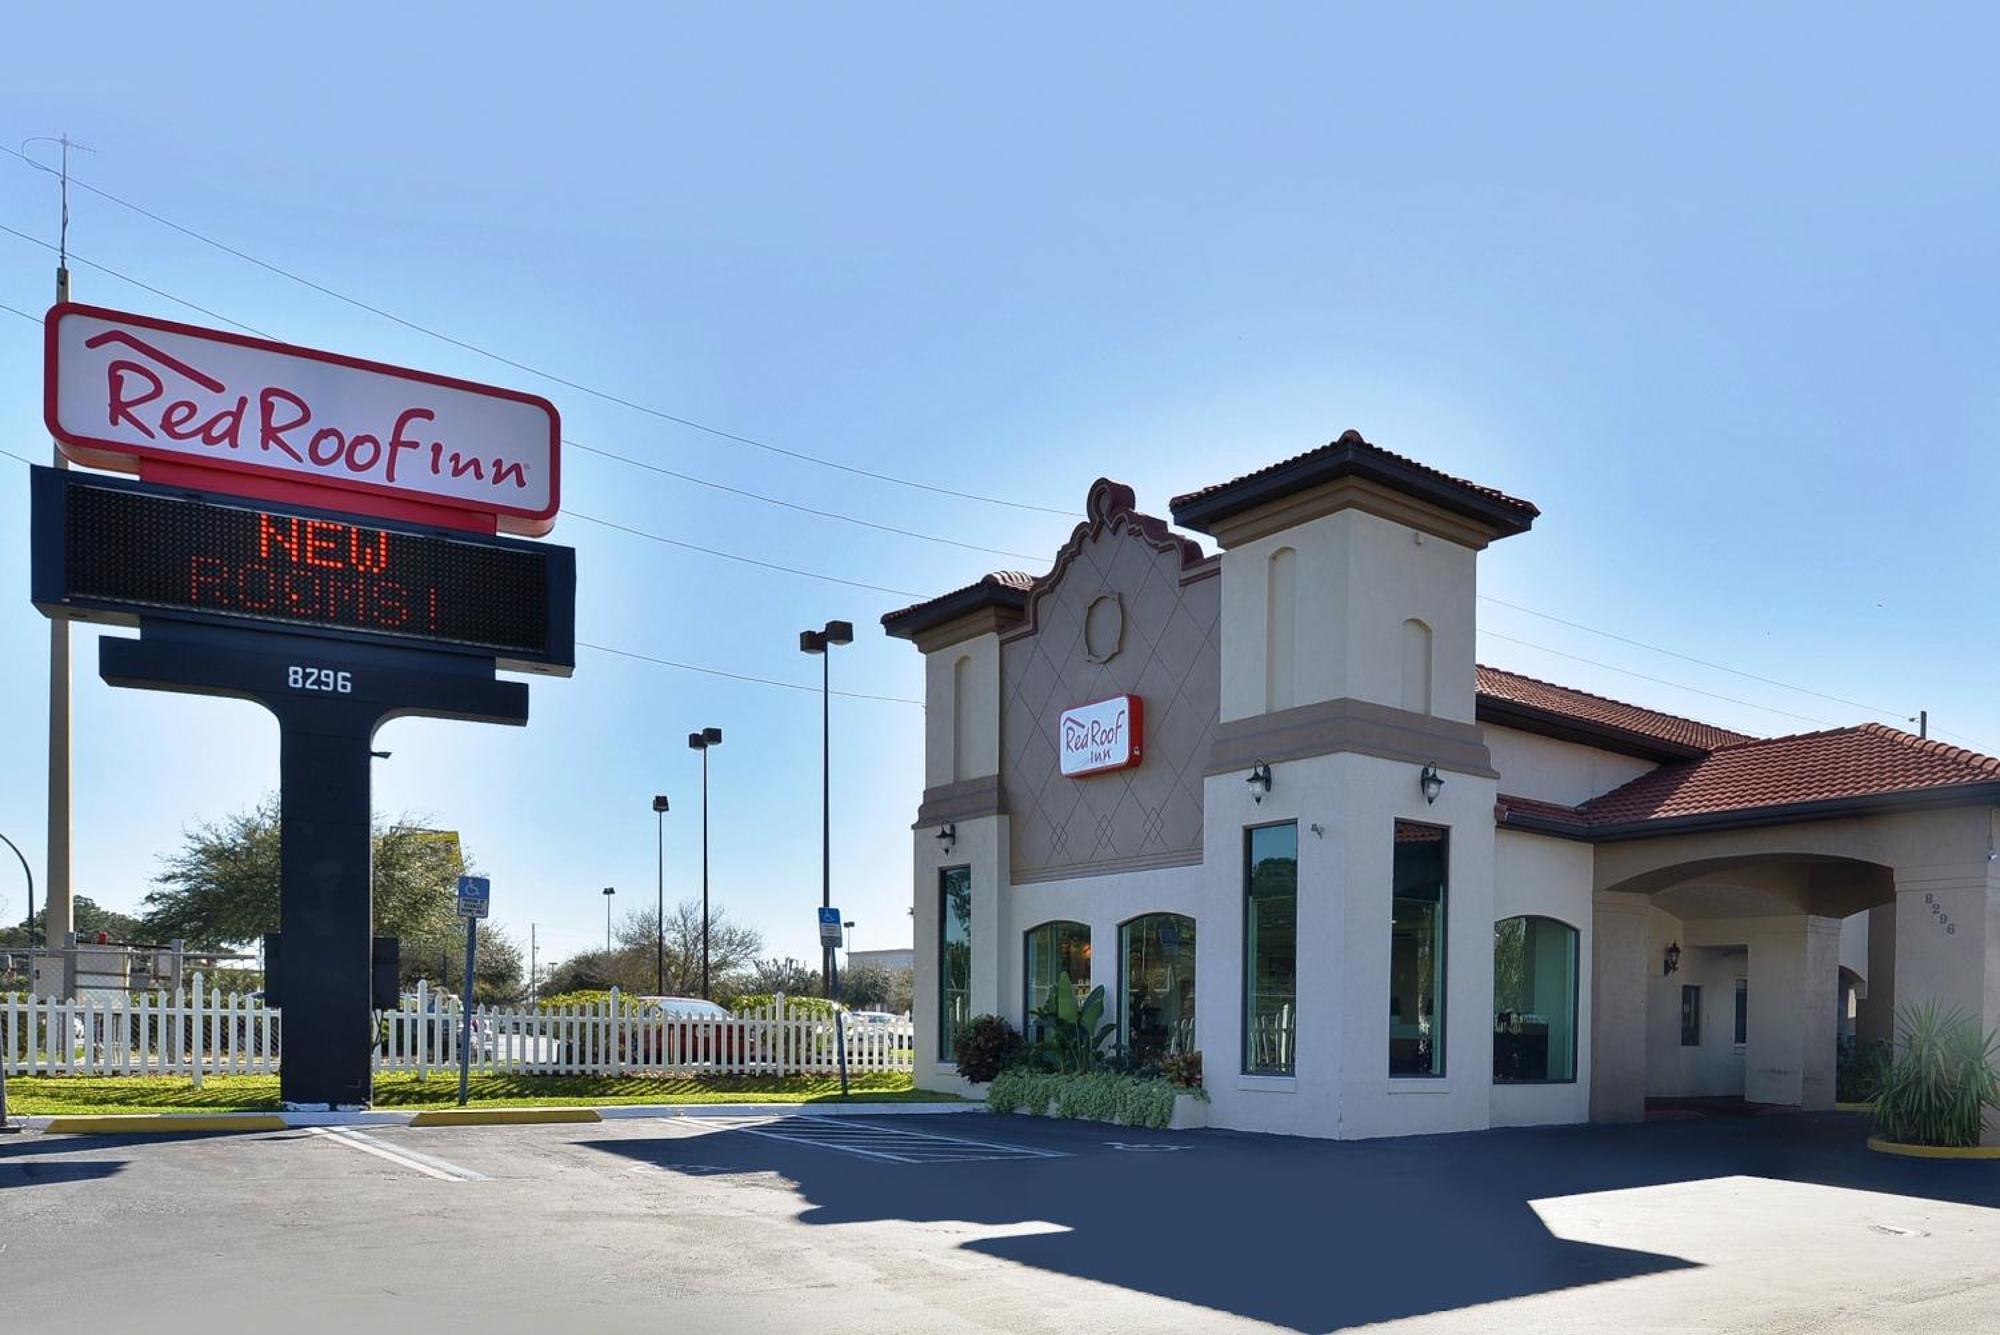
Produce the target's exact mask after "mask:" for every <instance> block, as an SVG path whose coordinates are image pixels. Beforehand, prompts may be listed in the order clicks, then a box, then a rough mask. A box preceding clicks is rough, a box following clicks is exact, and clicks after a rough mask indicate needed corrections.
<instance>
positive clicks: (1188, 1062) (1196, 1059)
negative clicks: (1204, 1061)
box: [1160, 1052, 1201, 1089]
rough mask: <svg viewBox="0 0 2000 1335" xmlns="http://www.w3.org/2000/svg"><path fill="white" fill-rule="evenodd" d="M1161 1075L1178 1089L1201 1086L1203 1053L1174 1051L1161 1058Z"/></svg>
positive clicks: (1198, 1087)
mask: <svg viewBox="0 0 2000 1335" xmlns="http://www.w3.org/2000/svg"><path fill="white" fill-rule="evenodd" d="M1160 1076H1161V1078H1162V1079H1164V1080H1165V1081H1166V1082H1167V1083H1168V1084H1170V1085H1173V1086H1174V1087H1176V1088H1178V1089H1200V1088H1201V1054H1200V1053H1199V1052H1174V1053H1169V1054H1168V1055H1167V1056H1165V1057H1162V1058H1160Z"/></svg>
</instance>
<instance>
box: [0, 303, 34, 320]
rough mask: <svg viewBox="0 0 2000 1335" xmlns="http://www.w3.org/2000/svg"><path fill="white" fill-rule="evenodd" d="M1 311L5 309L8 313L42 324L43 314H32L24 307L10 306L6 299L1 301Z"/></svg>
mask: <svg viewBox="0 0 2000 1335" xmlns="http://www.w3.org/2000/svg"><path fill="white" fill-rule="evenodd" d="M0 311H5V312H7V313H8V314H9V315H18V316H20V317H21V318H22V319H23V320H27V321H29V322H30V323H33V324H40V323H41V322H42V317H41V316H39V315H30V314H28V313H27V312H26V311H24V310H22V309H21V308H20V307H19V306H9V305H8V304H7V303H6V302H4V301H0Z"/></svg>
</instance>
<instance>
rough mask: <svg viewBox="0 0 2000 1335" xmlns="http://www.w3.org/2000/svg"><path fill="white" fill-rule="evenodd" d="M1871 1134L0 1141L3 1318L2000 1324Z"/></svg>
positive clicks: (1918, 1188)
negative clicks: (1869, 1143) (1870, 1141)
mask: <svg viewBox="0 0 2000 1335" xmlns="http://www.w3.org/2000/svg"><path fill="white" fill-rule="evenodd" d="M1862 1138H1863V1131H1862V1127H1861V1124H1860V1120H1859V1119H1858V1118H1855V1117H1852V1116H1843V1115H1837V1114H1830V1115H1826V1116H1794V1117H1767V1118H1755V1119H1726V1120H1715V1121H1703V1122H1676V1123H1654V1124H1648V1125H1643V1126H1622V1127H1581V1128H1561V1129H1546V1130H1532V1131H1496V1132H1486V1133H1480V1134H1475V1135H1460V1136H1442V1137H1429V1138H1422V1139H1408V1140H1389V1141H1371V1142H1348V1143H1329V1142H1315V1141H1301V1140H1292V1139H1285V1138H1277V1137H1260V1136H1246V1135H1236V1134H1231V1133H1227V1132H1218V1131H1207V1132H1185V1133H1169V1132H1148V1131H1132V1130H1124V1129H1121V1128H1116V1127H1108V1126H1102V1125H1095V1124H1086V1123H1062V1122H1045V1121H1041V1120H1037V1119H1026V1118H993V1117H988V1116H985V1115H983V1114H982V1115H961V1116H949V1117H939V1116H910V1115H903V1116H876V1117H855V1118H845V1117H843V1118H837V1119H835V1118H805V1117H791V1118H735V1119H707V1118H672V1119H634V1120H622V1121H607V1122H604V1123H601V1124H597V1125H557V1126H526V1127H456V1128H425V1129H416V1128H367V1129H364V1130H360V1131H354V1130H339V1131H332V1130H324V1129H322V1130H312V1131H307V1130H297V1131H285V1132H272V1133H267V1134H258V1135H239V1136H228V1137H180V1138H175V1137H158V1136H149V1137H144V1138H140V1137H131V1138H116V1139H114V1138H106V1137H62V1136H34V1135H30V1136H23V1137H16V1138H11V1139H9V1140H7V1141H4V1142H0V1315H4V1314H5V1313H7V1312H9V1311H14V1312H20V1311H27V1312H29V1313H30V1314H35V1313H40V1314H43V1315H45V1316H46V1317H47V1318H48V1319H50V1320H51V1321H54V1320H60V1322H61V1323H62V1324H63V1326H64V1327H66V1328H70V1329H96V1328H117V1329H137V1330H147V1331H182V1330H186V1331H210V1330H213V1329H215V1328H217V1326H218V1325H221V1324H226V1325H228V1326H230V1327H235V1328H244V1329H248V1328H254V1326H255V1325H257V1324H261V1323H265V1322H270V1323H274V1326H273V1328H276V1329H283V1330H286V1331H314V1332H317V1331H364V1330H372V1329H392V1330H393V1329H412V1328H428V1329H436V1330H444V1331H455V1330H484V1331H548V1330H557V1331H562V1332H570V1331H574V1332H591V1333H592V1335H595V1333H596V1332H622V1331H642V1330H643V1331H661V1330H685V1331H758V1332H763V1331H771V1332H778V1331H793V1330H798V1331H815V1332H819V1331H869V1332H883V1331H972V1330H982V1331H994V1330H1005V1331H1063V1332H1075V1331H1079V1330H1089V1331H1111V1332H1118V1331H1133V1332H1137V1331H1161V1330H1210V1329H1214V1330H1228V1329H1256V1328H1264V1329H1269V1328H1273V1327H1275V1328H1281V1329H1292V1330H1332V1329H1341V1328H1347V1327H1352V1326H1356V1325H1361V1324H1365V1323H1373V1322H1382V1323H1388V1324H1387V1326H1386V1328H1387V1329H1392V1330H1399V1331H1400V1330H1409V1331H1451V1332H1463V1331H1488V1330H1509V1331H1605V1330H1618V1331H1621V1332H1644V1331H1691V1330H1701V1331H1707V1330H1732V1331H1735V1330H1743V1331H1750V1330H1756V1331H1779V1332H1807V1331H1811V1332H1816V1333H1817V1332H1845V1331H1854V1332H1860V1331H1868V1332H1874V1331H1923V1332H1927V1333H1928V1332H1944V1331H1961V1330H1962V1331H1993V1330H1996V1329H2000V1208H1996V1207H2000V1163H1966V1162H1932V1161H1922V1160H1908V1159H1898V1158H1889V1157H1886V1156H1882V1155H1877V1154H1871V1153H1868V1152H1867V1151H1865V1150H1864V1149H1863V1148H1862V1143H1861V1142H1862ZM22 1304H27V1306H26V1307H23V1306H22ZM0 1325H5V1326H7V1327H8V1328H10V1329H34V1328H37V1326H36V1325H28V1326H20V1325H14V1324H12V1323H9V1322H4V1321H0ZM47 1328H53V1327H47Z"/></svg>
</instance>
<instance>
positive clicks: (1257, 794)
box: [1244, 760, 1271, 802]
mask: <svg viewBox="0 0 2000 1335" xmlns="http://www.w3.org/2000/svg"><path fill="white" fill-rule="evenodd" d="M1244 782H1245V783H1247V784H1249V785H1250V800H1251V801H1253V802H1262V801H1263V800H1264V796H1265V794H1267V793H1269V792H1270V791H1271V767H1270V766H1269V765H1266V764H1265V763H1264V762H1263V761H1261V760H1260V761H1258V762H1257V763H1256V764H1254V765H1252V766H1251V767H1250V777H1249V778H1247V779H1245V780H1244Z"/></svg>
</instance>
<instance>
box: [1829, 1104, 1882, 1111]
mask: <svg viewBox="0 0 2000 1335" xmlns="http://www.w3.org/2000/svg"><path fill="white" fill-rule="evenodd" d="M1833 1110H1834V1111H1835V1112H1874V1111H1875V1105H1874V1104H1872V1103H1836V1104H1834V1105H1833Z"/></svg>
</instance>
